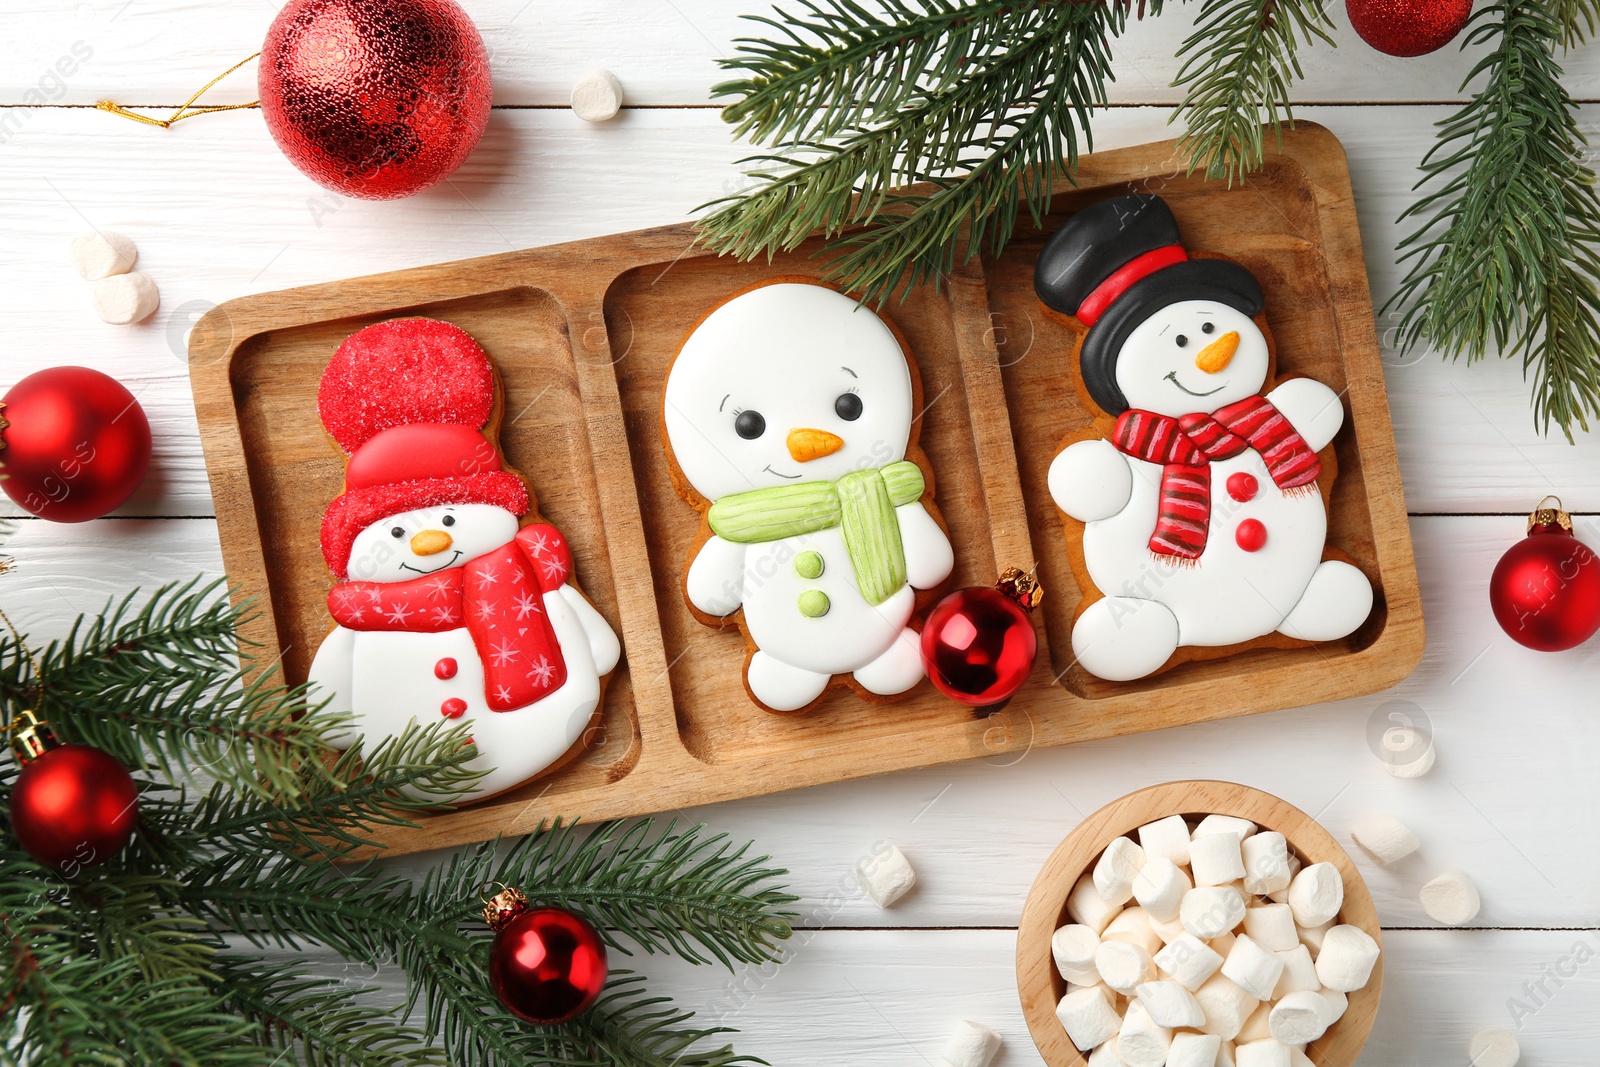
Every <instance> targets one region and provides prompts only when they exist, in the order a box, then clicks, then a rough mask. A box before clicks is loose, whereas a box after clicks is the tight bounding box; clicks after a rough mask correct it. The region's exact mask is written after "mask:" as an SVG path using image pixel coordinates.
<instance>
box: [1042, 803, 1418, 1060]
mask: <svg viewBox="0 0 1600 1067" xmlns="http://www.w3.org/2000/svg"><path fill="white" fill-rule="evenodd" d="M1394 825H1395V826H1399V824H1398V823H1395V824H1394ZM1400 829H1401V830H1404V827H1400ZM1406 833H1409V831H1406ZM1365 836H1366V838H1367V839H1368V840H1367V841H1365V842H1364V844H1363V847H1367V848H1368V849H1369V850H1373V851H1374V854H1377V852H1378V851H1382V852H1384V853H1385V854H1393V853H1395V852H1396V851H1397V850H1399V851H1400V854H1404V851H1405V848H1404V846H1405V844H1406V841H1405V840H1404V837H1403V836H1400V837H1398V838H1397V835H1396V834H1395V833H1394V829H1393V827H1391V826H1389V825H1388V824H1387V823H1384V824H1374V826H1373V827H1372V828H1371V829H1370V831H1369V832H1367V833H1366V834H1365ZM1413 840H1414V838H1413ZM1412 847H1415V846H1414V845H1413V846H1412ZM1343 906H1344V879H1343V878H1342V877H1341V875H1340V873H1339V870H1338V868H1336V867H1334V866H1333V865H1332V864H1330V863H1314V864H1311V865H1309V866H1304V867H1302V864H1301V861H1300V860H1299V858H1298V857H1296V856H1295V855H1294V854H1293V853H1291V852H1290V851H1289V847H1288V842H1287V841H1286V840H1285V839H1284V837H1283V835H1282V834H1279V833H1274V832H1271V831H1260V830H1259V829H1258V827H1257V826H1256V825H1255V824H1254V823H1251V822H1248V821H1246V820H1244V819H1239V818H1235V817H1232V816H1227V815H1208V816H1206V817H1205V818H1204V819H1201V820H1199V822H1198V823H1196V824H1194V825H1192V826H1191V824H1190V823H1189V822H1188V821H1186V820H1185V819H1184V818H1183V817H1182V816H1178V815H1174V816H1171V817H1169V818H1165V819H1161V820H1159V821H1157V822H1153V823H1150V824H1149V825H1147V826H1142V827H1140V828H1139V830H1138V831H1137V832H1136V834H1132V835H1129V836H1127V837H1119V838H1117V839H1116V840H1114V841H1112V842H1111V844H1109V845H1108V846H1106V849H1105V851H1104V852H1102V853H1101V855H1100V857H1099V859H1098V860H1097V861H1096V863H1095V865H1094V867H1093V868H1092V869H1090V870H1089V871H1088V872H1086V873H1085V874H1084V875H1083V877H1081V878H1080V879H1079V880H1078V883H1077V884H1076V885H1075V886H1074V887H1073V889H1072V892H1071V894H1070V895H1069V896H1068V898H1067V917H1068V918H1069V919H1071V920H1072V921H1071V922H1070V923H1069V924H1068V925H1066V926H1063V927H1061V929H1059V930H1057V931H1056V932H1055V935H1054V936H1053V937H1052V938H1051V940H1050V948H1051V954H1052V956H1053V957H1054V959H1055V964H1056V969H1057V970H1058V971H1059V972H1060V973H1061V977H1062V978H1064V979H1066V981H1067V993H1066V996H1064V997H1062V998H1061V1002H1060V1004H1059V1005H1058V1006H1057V1007H1056V1018H1057V1019H1059V1020H1060V1021H1061V1025H1062V1027H1063V1028H1064V1029H1065V1030H1066V1032H1067V1037H1068V1038H1070V1039H1071V1041H1072V1043H1073V1045H1075V1046H1076V1047H1077V1048H1078V1050H1079V1051H1081V1052H1085V1053H1088V1056H1089V1064H1090V1067H1301V1065H1303V1064H1306V1063H1309V1062H1311V1061H1310V1060H1309V1059H1308V1058H1307V1056H1306V1053H1305V1049H1306V1046H1307V1045H1308V1044H1310V1043H1311V1042H1313V1041H1316V1040H1317V1039H1318V1038H1320V1037H1322V1035H1323V1034H1324V1033H1326V1032H1327V1030H1328V1028H1329V1027H1330V1026H1332V1025H1333V1024H1334V1023H1335V1022H1337V1021H1338V1020H1339V1019H1340V1018H1341V1017H1343V1015H1344V1012H1345V1008H1346V1007H1347V1005H1348V1000H1347V994H1350V993H1353V992H1355V991H1356V990H1358V989H1361V988H1363V987H1364V986H1365V985H1366V984H1367V982H1368V980H1369V979H1370V978H1371V976H1372V969H1373V967H1374V966H1375V965H1376V964H1377V962H1378V944H1377V942H1376V941H1374V940H1373V939H1372V938H1371V937H1370V936H1368V935H1367V933H1366V932H1365V931H1364V930H1362V929H1360V928H1359V927H1356V926H1349V925H1343V924H1340V923H1339V921H1338V916H1339V911H1340V909H1341V908H1342V907H1343Z"/></svg>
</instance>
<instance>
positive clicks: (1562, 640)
mask: <svg viewBox="0 0 1600 1067" xmlns="http://www.w3.org/2000/svg"><path fill="white" fill-rule="evenodd" d="M1489 605H1490V607H1492V608H1493V609H1494V617H1495V621H1496V622H1498V623H1499V624H1500V628H1501V629H1503V630H1504V631H1505V632H1506V633H1507V634H1509V635H1510V636H1511V638H1512V640H1514V641H1516V642H1518V643H1519V644H1523V645H1526V646H1528V647H1529V648H1532V649H1537V650H1538V651H1540V652H1560V651H1562V650H1563V649H1568V648H1572V647H1573V646H1575V645H1581V644H1583V642H1585V641H1587V640H1589V638H1591V637H1593V636H1594V635H1595V633H1596V631H1600V558H1597V557H1596V556H1595V554H1594V552H1593V550H1591V549H1590V548H1589V546H1588V545H1586V544H1584V543H1583V542H1582V541H1580V540H1578V539H1577V538H1576V537H1574V536H1572V520H1571V519H1570V518H1569V517H1568V516H1567V513H1566V512H1564V511H1560V510H1557V509H1541V510H1539V511H1535V512H1534V513H1533V515H1532V516H1531V517H1530V518H1529V521H1528V536H1526V537H1524V538H1523V539H1522V540H1521V541H1518V542H1517V543H1516V544H1514V545H1512V546H1511V548H1510V549H1508V550H1507V551H1506V554H1505V555H1503V556H1501V557H1500V562H1499V563H1497V564H1495V568H1494V574H1493V576H1492V577H1490V579H1489Z"/></svg>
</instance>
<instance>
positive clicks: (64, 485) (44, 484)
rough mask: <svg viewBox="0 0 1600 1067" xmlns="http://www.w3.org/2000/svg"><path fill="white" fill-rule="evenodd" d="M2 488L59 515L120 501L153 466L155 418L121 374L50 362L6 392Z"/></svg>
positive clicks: (36, 510) (85, 515) (75, 517)
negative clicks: (148, 414)
mask: <svg viewBox="0 0 1600 1067" xmlns="http://www.w3.org/2000/svg"><path fill="white" fill-rule="evenodd" d="M0 405H3V407H0V420H4V422H5V423H9V425H5V426H4V428H3V429H0V443H3V444H4V445H5V447H4V448H0V489H4V490H5V493H6V495H7V496H9V497H10V498H11V499H12V500H15V501H16V502H17V503H18V504H20V505H21V506H22V507H23V508H25V509H26V510H28V511H30V512H32V513H33V514H35V515H37V516H39V517H40V518H41V519H50V520H52V521H54V522H84V521H86V520H88V519H98V518H99V517H100V516H102V515H104V514H106V513H107V512H109V511H111V510H113V509H114V508H116V507H118V506H120V505H121V504H122V503H123V502H124V501H126V500H127V499H128V498H129V497H130V496H132V495H133V491H134V490H135V489H137V488H139V483H140V482H142V481H143V480H144V475H145V471H147V470H148V469H149V468H150V421H149V420H148V419H146V418H145V414H144V409H143V408H141V407H140V406H139V402H138V401H137V400H135V399H134V398H133V394H132V393H130V392H128V390H127V389H125V388H123V386H122V384H121V383H120V382H118V381H117V380H116V379H115V378H112V377H110V376H108V375H105V374H101V373H100V372H99V371H97V370H89V369H88V368H87V367H52V368H51V369H49V370H42V371H38V372H37V373H34V374H30V375H28V376H27V377H26V378H24V379H22V380H21V381H20V382H18V383H17V384H16V385H14V386H12V387H11V390H10V391H9V392H7V393H6V395H5V396H4V397H0Z"/></svg>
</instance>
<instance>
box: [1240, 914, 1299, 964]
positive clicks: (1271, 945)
mask: <svg viewBox="0 0 1600 1067" xmlns="http://www.w3.org/2000/svg"><path fill="white" fill-rule="evenodd" d="M1244 932H1245V933H1247V934H1249V935H1250V939H1251V940H1252V941H1254V942H1255V943H1256V944H1258V945H1260V946H1261V947H1262V948H1264V949H1267V950H1269V951H1271V952H1287V951H1289V950H1290V949H1292V948H1294V947H1295V946H1297V945H1299V944H1300V933H1299V931H1298V930H1297V929H1296V928H1295V925H1294V912H1292V911H1290V910H1289V905H1287V904H1263V905H1261V907H1259V908H1247V909H1246V910H1245V913H1244Z"/></svg>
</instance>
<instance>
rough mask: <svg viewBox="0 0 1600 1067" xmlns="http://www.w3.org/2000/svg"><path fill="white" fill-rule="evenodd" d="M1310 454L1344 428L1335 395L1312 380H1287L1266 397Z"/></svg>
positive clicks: (1337, 397)
mask: <svg viewBox="0 0 1600 1067" xmlns="http://www.w3.org/2000/svg"><path fill="white" fill-rule="evenodd" d="M1267 400H1268V401H1270V402H1271V404H1272V406H1273V407H1275V408H1277V409H1278V411H1279V412H1280V413H1281V414H1282V415H1283V417H1284V418H1285V419H1288V420H1289V425H1291V426H1293V427H1294V429H1295V432H1296V433H1298V434H1299V435H1300V436H1301V437H1302V438H1304V439H1305V442H1306V444H1307V445H1308V446H1309V447H1310V449H1311V451H1313V452H1320V451H1321V450H1322V449H1323V448H1324V447H1325V446H1326V445H1327V443H1328V442H1329V441H1332V440H1333V435H1334V434H1336V433H1338V432H1339V427H1341V426H1343V425H1344V405H1343V404H1341V403H1340V402H1339V394H1338V393H1335V392H1334V391H1333V390H1332V389H1329V388H1328V387H1327V386H1326V385H1323V384H1322V383H1321V382H1319V381H1317V380H1316V379H1315V378H1290V379H1289V380H1288V381H1286V382H1284V383H1283V384H1281V385H1279V386H1278V387H1277V388H1276V389H1274V390H1273V391H1272V392H1270V393H1268V394H1267Z"/></svg>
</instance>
